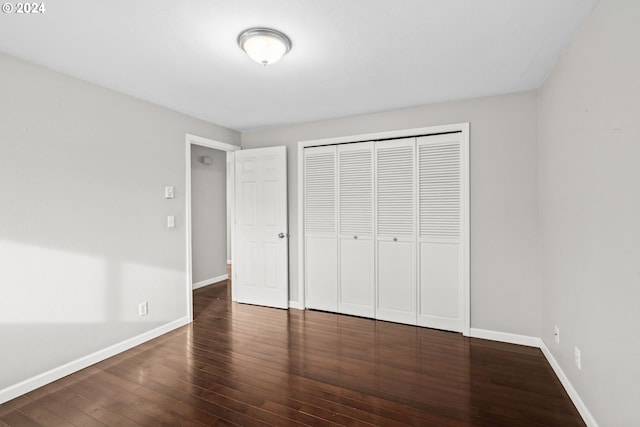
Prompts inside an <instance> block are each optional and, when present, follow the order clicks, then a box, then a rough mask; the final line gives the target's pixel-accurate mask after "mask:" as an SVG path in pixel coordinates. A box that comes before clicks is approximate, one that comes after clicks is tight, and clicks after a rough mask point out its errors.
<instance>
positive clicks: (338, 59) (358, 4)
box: [0, 0, 597, 130]
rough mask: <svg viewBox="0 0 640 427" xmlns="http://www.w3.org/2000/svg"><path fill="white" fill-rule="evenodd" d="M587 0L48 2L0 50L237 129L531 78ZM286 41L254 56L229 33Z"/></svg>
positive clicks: (1, 41) (500, 89) (490, 91)
mask: <svg viewBox="0 0 640 427" xmlns="http://www.w3.org/2000/svg"><path fill="white" fill-rule="evenodd" d="M596 2H597V0H269V1H265V0H182V1H181V0H172V1H169V0H91V1H86V0H53V1H45V2H44V3H45V6H46V11H45V13H44V14H42V15H30V16H26V15H16V14H1V15H2V16H0V51H2V52H5V53H9V54H12V55H15V56H17V57H20V58H23V59H27V60H30V61H33V62H36V63H39V64H43V65H46V66H48V67H50V68H52V69H55V70H59V71H62V72H64V73H67V74H70V75H73V76H76V77H79V78H81V79H84V80H87V81H90V82H93V83H97V84H99V85H102V86H106V87H108V88H111V89H115V90H117V91H120V92H123V93H126V94H130V95H133V96H136V97H139V98H142V99H145V100H148V101H151V102H154V103H157V104H160V105H164V106H166V107H169V108H172V109H174V110H178V111H181V112H184V113H187V114H189V115H192V116H194V117H198V118H202V119H205V120H208V121H210V122H213V123H217V124H219V125H222V126H226V127H229V128H232V129H237V130H247V129H254V128H263V127H271V126H277V125H283V124H291V123H299V122H308V121H315V120H321V119H327V118H334V117H343V116H350V115H356V114H364V113H370V112H376V111H384V110H390V109H396V108H402V107H410V106H416V105H422V104H430V103H435V102H442V101H448V100H455V99H463V98H473V97H479V96H486V95H497V94H502V93H509V92H517V91H524V90H529V89H534V88H537V87H539V86H540V85H541V84H542V82H543V81H544V79H545V77H546V76H547V75H548V74H549V72H550V71H551V69H552V67H553V65H554V64H555V62H556V60H557V59H558V57H559V56H560V55H561V54H562V52H563V50H564V49H565V48H566V47H567V46H568V44H569V42H570V39H571V37H572V35H573V34H574V32H575V31H576V29H577V28H578V26H579V25H580V23H581V22H582V21H583V20H584V18H585V17H586V16H587V15H588V14H589V13H590V12H591V10H592V9H593V7H594V5H595V3H596ZM253 26H268V27H272V28H275V29H277V30H280V31H282V32H284V33H286V34H287V35H288V36H289V37H290V38H291V40H292V42H293V48H292V50H291V52H289V54H288V55H287V56H285V57H284V58H283V59H282V60H281V61H280V62H279V63H277V64H275V65H272V66H269V67H266V68H265V67H262V66H260V65H258V64H256V63H254V62H253V61H251V60H250V59H249V58H248V57H247V56H246V55H245V54H244V52H242V51H241V50H240V48H238V46H237V44H236V39H237V36H238V34H239V33H240V32H241V31H242V30H244V29H246V28H249V27H253Z"/></svg>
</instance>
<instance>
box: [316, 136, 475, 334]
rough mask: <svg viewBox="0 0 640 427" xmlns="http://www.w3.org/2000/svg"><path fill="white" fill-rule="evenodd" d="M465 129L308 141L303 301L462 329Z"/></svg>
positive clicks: (336, 309)
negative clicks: (332, 141) (331, 142)
mask: <svg viewBox="0 0 640 427" xmlns="http://www.w3.org/2000/svg"><path fill="white" fill-rule="evenodd" d="M467 152H468V147H467V146H466V145H465V144H464V143H463V136H462V134H461V133H451V134H441V135H430V136H423V137H412V138H402V139H394V140H385V141H376V142H357V143H349V144H341V145H337V146H335V145H334V146H324V147H309V148H305V149H304V184H303V185H304V187H303V189H304V224H305V229H304V230H305V231H304V232H305V240H304V244H305V248H304V250H305V260H304V263H305V264H304V268H305V277H304V280H305V286H306V299H305V300H306V301H305V303H306V307H307V308H314V309H318V310H325V311H333V312H339V313H345V314H352V315H356V316H364V317H373V318H376V319H380V320H387V321H392V322H399V323H406V324H411V325H420V326H428V327H432V328H438V329H445V330H450V331H457V332H462V331H463V330H464V327H465V323H464V322H465V307H466V305H465V288H464V286H465V285H464V284H465V283H466V282H465V280H468V278H466V277H465V271H466V269H465V265H466V263H467V261H466V253H467V252H466V251H467V250H468V248H467V247H466V246H465V245H466V242H467V241H468V237H467V233H468V229H467V227H468V218H467V216H468V204H467V203H468V201H467V199H468V189H467V188H466V185H467V179H468V178H467V175H466V174H467V173H468V171H467V169H466V168H467V164H468V163H467V159H466V156H467Z"/></svg>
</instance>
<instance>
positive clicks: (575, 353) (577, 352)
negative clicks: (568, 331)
mask: <svg viewBox="0 0 640 427" xmlns="http://www.w3.org/2000/svg"><path fill="white" fill-rule="evenodd" d="M573 358H574V361H575V362H576V368H578V369H582V360H581V358H580V349H579V348H578V346H576V347H574V348H573Z"/></svg>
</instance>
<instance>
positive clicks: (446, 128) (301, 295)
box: [289, 122, 471, 336]
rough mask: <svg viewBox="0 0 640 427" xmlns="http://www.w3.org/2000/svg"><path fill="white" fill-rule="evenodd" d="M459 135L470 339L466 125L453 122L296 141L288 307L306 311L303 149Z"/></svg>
mask: <svg viewBox="0 0 640 427" xmlns="http://www.w3.org/2000/svg"><path fill="white" fill-rule="evenodd" d="M449 132H460V133H461V135H462V144H463V147H464V150H465V153H467V155H466V156H465V158H464V168H465V171H466V172H467V173H466V176H465V183H464V186H465V191H464V194H463V201H464V204H465V205H464V209H463V221H462V222H463V229H464V233H463V237H462V238H463V245H464V262H463V265H462V270H463V271H462V274H463V293H464V295H463V304H464V310H463V318H464V319H463V330H462V334H463V335H465V336H469V333H470V329H471V248H470V186H469V184H470V175H471V173H470V168H469V157H470V155H469V151H470V150H469V122H465V123H454V124H448V125H442V126H429V127H421V128H412V129H400V130H393V131H386V132H375V133H365V134H358V135H349V136H340V137H333V138H323V139H313V140H306V141H299V142H298V147H297V148H298V301H295V302H294V301H290V302H289V307H292V308H299V309H302V310H303V309H304V308H305V301H306V289H305V280H304V277H305V268H304V256H305V253H304V246H305V245H304V242H305V235H304V185H303V183H304V149H305V148H306V147H315V146H319V145H335V144H348V143H354V142H365V141H372V140H384V139H396V138H406V137H413V136H422V135H434V134H438V133H449Z"/></svg>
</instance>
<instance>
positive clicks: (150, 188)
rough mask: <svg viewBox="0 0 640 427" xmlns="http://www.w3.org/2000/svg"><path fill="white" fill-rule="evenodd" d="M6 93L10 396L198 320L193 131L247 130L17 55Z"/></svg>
mask: <svg viewBox="0 0 640 427" xmlns="http://www.w3.org/2000/svg"><path fill="white" fill-rule="evenodd" d="M0 94H1V95H0V182H1V183H2V195H1V196H0V218H1V219H2V221H0V343H2V350H1V351H0V354H1V355H0V360H1V363H0V401H1V398H2V396H3V390H5V389H6V387H9V386H11V385H14V384H16V383H18V382H20V381H23V380H26V379H29V378H31V377H33V376H35V375H38V374H41V373H43V372H45V371H48V370H50V369H53V368H57V367H60V366H61V365H63V364H65V363H68V362H71V361H73V360H75V359H78V358H80V357H84V356H87V355H88V354H90V353H92V352H95V351H100V350H103V349H105V348H106V347H109V346H111V345H114V344H116V343H119V342H121V341H123V340H125V339H128V338H131V337H134V336H136V335H138V334H141V333H144V332H148V331H150V330H152V329H153V328H155V327H158V326H159V325H163V324H167V323H169V322H172V321H175V320H178V319H181V318H184V317H185V316H186V315H187V305H186V295H187V293H186V289H187V283H186V266H185V265H186V256H185V248H186V240H185V161H186V159H185V134H186V133H192V134H197V135H201V136H204V137H209V138H212V139H216V140H219V141H224V142H227V143H232V144H239V141H240V135H239V134H238V133H237V132H234V131H231V130H228V129H225V128H221V127H219V126H216V125H212V124H209V123H206V122H203V121H200V120H196V119H193V118H190V117H187V116H185V115H182V114H179V113H176V112H174V111H171V110H168V109H166V108H162V107H159V106H156V105H152V104H150V103H147V102H143V101H140V100H137V99H134V98H131V97H128V96H124V95H121V94H118V93H116V92H113V91H110V90H107V89H104V88H100V87H98V86H95V85H92V84H89V83H86V82H83V81H80V80H78V79H74V78H71V77H67V76H64V75H62V74H59V73H56V72H53V71H51V70H49V69H47V68H44V67H40V66H37V65H33V64H29V63H27V62H23V61H20V60H18V59H15V58H13V57H10V56H6V55H0ZM167 185H173V186H175V188H176V197H175V199H173V200H166V199H165V198H164V187H165V186H167ZM167 215H175V217H176V224H177V226H176V228H173V229H167V228H166V217H167ZM142 301H148V303H149V315H148V316H145V317H138V304H139V303H140V302H142Z"/></svg>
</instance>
